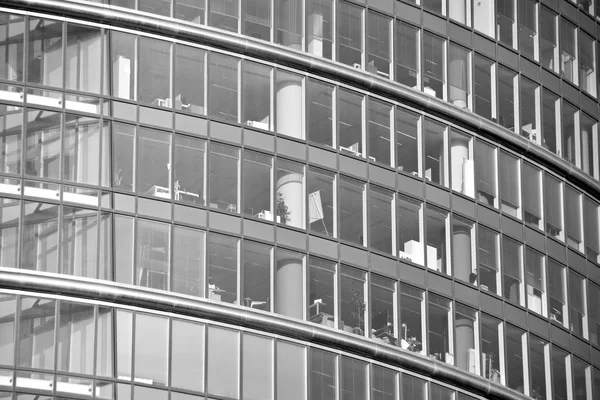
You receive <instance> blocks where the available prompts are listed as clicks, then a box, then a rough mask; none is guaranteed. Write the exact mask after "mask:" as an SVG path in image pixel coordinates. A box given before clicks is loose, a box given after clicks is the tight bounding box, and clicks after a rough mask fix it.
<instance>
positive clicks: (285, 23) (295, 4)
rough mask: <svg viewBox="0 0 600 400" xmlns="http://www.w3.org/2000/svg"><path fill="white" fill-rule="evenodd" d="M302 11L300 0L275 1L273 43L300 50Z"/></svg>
mask: <svg viewBox="0 0 600 400" xmlns="http://www.w3.org/2000/svg"><path fill="white" fill-rule="evenodd" d="M302 12H303V3H302V1H301V0H288V1H285V2H283V1H276V2H275V28H276V31H275V43H278V44H282V45H284V46H288V47H291V48H294V49H297V50H302V35H303V33H304V32H303V29H302Z"/></svg>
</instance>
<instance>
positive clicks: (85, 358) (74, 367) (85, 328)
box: [50, 301, 94, 375]
mask: <svg viewBox="0 0 600 400" xmlns="http://www.w3.org/2000/svg"><path fill="white" fill-rule="evenodd" d="M58 312H59V313H60V314H59V315H60V323H59V328H58V332H57V337H56V349H57V354H56V369H57V371H64V372H68V373H76V374H86V375H92V374H93V370H94V306H92V305H89V304H77V303H71V302H67V301H61V302H60V303H59V311H58ZM50 343H52V339H51V340H50Z"/></svg>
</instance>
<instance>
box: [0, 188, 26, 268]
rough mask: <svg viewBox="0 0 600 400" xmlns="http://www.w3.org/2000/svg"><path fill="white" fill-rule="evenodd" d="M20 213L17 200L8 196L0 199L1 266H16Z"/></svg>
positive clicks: (19, 204)
mask: <svg viewBox="0 0 600 400" xmlns="http://www.w3.org/2000/svg"><path fill="white" fill-rule="evenodd" d="M20 214H21V202H20V201H19V200H13V199H8V198H5V199H2V200H0V265H2V266H3V267H7V268H17V267H18V265H17V260H18V259H17V257H18V251H19V248H18V243H19V239H18V238H19V215H20Z"/></svg>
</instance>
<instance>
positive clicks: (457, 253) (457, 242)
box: [452, 215, 477, 285]
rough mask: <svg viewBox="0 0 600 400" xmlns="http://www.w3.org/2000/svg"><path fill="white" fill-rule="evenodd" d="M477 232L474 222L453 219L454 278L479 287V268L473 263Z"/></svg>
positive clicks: (457, 218) (455, 217)
mask: <svg viewBox="0 0 600 400" xmlns="http://www.w3.org/2000/svg"><path fill="white" fill-rule="evenodd" d="M474 244H475V230H474V224H473V222H471V221H469V220H466V219H463V218H459V217H457V216H456V215H454V216H453V217H452V268H453V270H454V277H455V278H457V279H460V280H461V281H463V282H469V283H470V284H474V285H477V268H476V267H475V266H474V263H473V261H474V260H473V248H474V247H475V246H474Z"/></svg>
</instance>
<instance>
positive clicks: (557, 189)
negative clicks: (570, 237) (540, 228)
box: [544, 173, 565, 240]
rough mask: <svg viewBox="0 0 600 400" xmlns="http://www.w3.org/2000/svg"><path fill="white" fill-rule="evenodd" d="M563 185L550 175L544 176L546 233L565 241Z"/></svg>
mask: <svg viewBox="0 0 600 400" xmlns="http://www.w3.org/2000/svg"><path fill="white" fill-rule="evenodd" d="M562 194H563V190H562V183H561V181H559V180H558V179H556V178H554V177H553V176H552V175H550V174H549V173H545V174H544V204H545V205H546V207H545V209H546V233H547V234H548V236H550V237H553V238H555V239H558V240H564V238H565V237H564V230H563V201H562V199H563V196H562Z"/></svg>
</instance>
